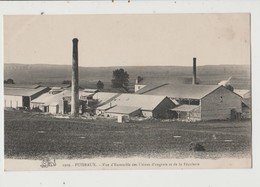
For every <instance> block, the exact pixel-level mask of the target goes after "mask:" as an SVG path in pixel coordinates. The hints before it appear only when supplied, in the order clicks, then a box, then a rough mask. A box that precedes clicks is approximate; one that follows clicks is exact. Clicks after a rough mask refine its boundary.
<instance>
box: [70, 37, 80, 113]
mask: <svg viewBox="0 0 260 187" xmlns="http://www.w3.org/2000/svg"><path fill="white" fill-rule="evenodd" d="M78 41H79V40H78V39H77V38H73V40H72V43H73V49H72V81H71V83H72V85H71V89H72V96H71V115H73V116H78V114H79V70H78Z"/></svg>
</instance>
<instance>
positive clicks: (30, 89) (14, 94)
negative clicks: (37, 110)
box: [4, 85, 49, 109]
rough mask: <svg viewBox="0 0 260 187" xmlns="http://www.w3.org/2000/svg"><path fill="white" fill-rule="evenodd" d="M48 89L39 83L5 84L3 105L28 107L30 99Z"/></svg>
mask: <svg viewBox="0 0 260 187" xmlns="http://www.w3.org/2000/svg"><path fill="white" fill-rule="evenodd" d="M48 91H49V88H48V87H42V86H40V85H5V87H4V107H10V108H18V107H25V108H28V109H30V107H31V101H32V100H33V99H35V98H37V97H38V96H40V95H42V94H43V93H46V92H48Z"/></svg>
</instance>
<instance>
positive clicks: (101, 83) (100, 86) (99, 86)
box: [97, 80, 104, 89]
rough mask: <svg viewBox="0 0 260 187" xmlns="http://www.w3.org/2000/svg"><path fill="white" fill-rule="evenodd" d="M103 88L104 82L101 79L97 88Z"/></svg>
mask: <svg viewBox="0 0 260 187" xmlns="http://www.w3.org/2000/svg"><path fill="white" fill-rule="evenodd" d="M103 88H104V83H103V82H102V81H101V80H99V81H98V82H97V89H103Z"/></svg>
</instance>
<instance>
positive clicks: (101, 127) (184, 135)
mask: <svg viewBox="0 0 260 187" xmlns="http://www.w3.org/2000/svg"><path fill="white" fill-rule="evenodd" d="M4 117H5V119H4V122H5V157H6V158H30V159H38V158H42V157H45V156H49V157H55V158H69V159H70V158H93V157H114V156H117V157H130V156H144V157H160V158H162V157H174V158H184V157H199V158H219V157H223V156H226V157H241V156H245V155H247V156H248V155H250V150H251V124H250V121H239V122H231V121H214V122H195V123H184V122H163V121H159V120H146V121H142V122H129V123H124V124H118V123H116V122H115V120H108V119H97V120H83V119H57V118H53V117H51V116H44V115H40V114H33V113H23V112H19V111H5V116H4ZM191 142H200V144H201V145H203V146H204V147H205V149H206V151H205V152H190V151H189V150H188V149H189V144H190V143H191Z"/></svg>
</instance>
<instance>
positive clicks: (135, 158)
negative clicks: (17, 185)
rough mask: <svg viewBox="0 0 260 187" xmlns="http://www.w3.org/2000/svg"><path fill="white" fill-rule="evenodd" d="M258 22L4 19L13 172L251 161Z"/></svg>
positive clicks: (232, 17) (7, 147)
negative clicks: (254, 46) (253, 47)
mask: <svg viewBox="0 0 260 187" xmlns="http://www.w3.org/2000/svg"><path fill="white" fill-rule="evenodd" d="M250 23H251V16H250V14H249V13H204V14H202V13H182V14H108V15H98V14H96V15H94V14H93V15H44V13H43V14H42V15H5V16H3V49H4V51H3V54H4V56H3V59H4V65H3V66H4V80H3V81H4V89H3V90H4V99H3V100H4V101H3V105H4V106H3V107H4V119H3V121H4V122H3V123H4V170H5V171H29V170H33V171H44V170H46V171H47V170H93V169H94V170H103V169H112V170H113V169H127V170H128V169H129V170H130V169H191V168H192V169H206V168H207V169H217V168H221V169H229V168H239V169H242V168H251V167H252V120H251V118H252V101H251V95H252V93H251V25H250Z"/></svg>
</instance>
